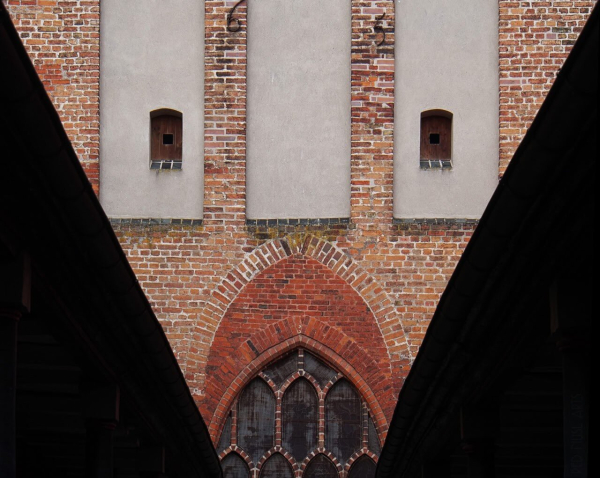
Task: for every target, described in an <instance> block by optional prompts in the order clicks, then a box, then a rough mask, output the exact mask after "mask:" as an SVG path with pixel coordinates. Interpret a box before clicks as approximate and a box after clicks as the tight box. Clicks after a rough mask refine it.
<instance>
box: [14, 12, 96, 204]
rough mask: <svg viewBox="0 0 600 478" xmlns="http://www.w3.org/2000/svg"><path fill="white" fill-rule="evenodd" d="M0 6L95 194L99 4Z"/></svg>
mask: <svg viewBox="0 0 600 478" xmlns="http://www.w3.org/2000/svg"><path fill="white" fill-rule="evenodd" d="M4 3H5V5H6V6H7V8H8V10H9V12H10V15H11V18H12V21H13V22H14V24H15V26H16V28H17V30H18V31H19V34H20V36H21V39H22V40H23V43H24V44H25V47H26V48H27V51H28V52H29V55H30V57H31V60H32V61H33V64H34V66H35V68H36V70H37V72H38V75H39V76H40V78H41V80H42V82H43V83H44V86H45V88H46V91H47V92H48V94H49V95H50V98H51V99H52V101H53V102H54V105H55V107H56V109H57V111H58V113H59V115H60V118H61V120H62V122H63V125H64V127H65V130H66V132H67V134H68V135H69V139H70V140H71V143H72V144H73V148H74V149H75V152H76V153H77V156H78V157H79V160H80V161H81V164H82V166H83V168H84V170H85V172H86V174H87V176H88V178H89V180H90V182H91V183H92V186H93V188H94V190H95V191H96V194H98V190H99V165H98V156H99V138H100V136H99V135H100V128H99V124H100V121H99V120H100V117H99V109H98V108H99V88H100V84H99V78H100V2H99V0H5V1H4Z"/></svg>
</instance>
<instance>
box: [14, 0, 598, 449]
mask: <svg viewBox="0 0 600 478" xmlns="http://www.w3.org/2000/svg"><path fill="white" fill-rule="evenodd" d="M6 3H7V5H8V8H9V10H10V12H11V16H12V18H13V21H14V22H15V24H16V26H17V28H18V29H19V31H20V32H21V35H22V38H23V41H24V43H25V45H26V47H27V48H28V50H29V51H30V54H31V56H32V59H33V61H34V64H35V66H36V68H37V69H38V72H39V73H40V76H41V78H42V80H43V81H44V84H45V85H46V88H47V89H48V91H49V94H50V95H51V97H52V99H53V100H54V102H55V104H56V106H57V109H58V111H59V113H60V115H61V118H62V119H63V122H64V123H65V127H66V130H67V133H68V134H69V136H70V138H71V139H72V141H73V144H74V147H75V150H76V151H77V152H78V154H79V155H80V158H81V161H82V163H83V165H84V167H85V169H86V172H87V173H88V175H89V177H90V181H91V182H92V184H93V185H94V187H95V188H97V187H98V131H99V127H98V125H99V118H98V89H99V84H98V77H99V69H98V68H99V67H98V65H99V2H98V0H89V1H85V0H78V1H76V0H72V1H68V0H56V1H42V0H40V1H8V2H6ZM235 3H236V2H235V1H233V0H230V1H227V2H225V3H224V2H222V1H213V0H207V1H206V2H205V5H206V8H205V15H206V17H205V23H206V24H205V58H206V59H205V105H204V108H205V158H204V161H205V183H204V218H203V223H202V224H177V223H175V221H173V223H170V224H150V223H148V222H147V223H145V224H144V223H142V221H115V223H114V227H115V231H116V233H117V235H118V237H119V239H120V241H121V244H122V246H123V248H124V250H125V252H126V253H127V255H128V257H129V260H130V262H131V265H132V267H133V268H134V270H135V271H136V273H137V275H138V278H139V281H140V283H141V284H142V286H143V287H144V289H145V291H146V293H147V294H148V297H149V299H150V301H151V303H152V304H153V307H154V310H155V312H156V314H157V316H158V317H159V319H160V320H161V322H162V324H163V326H164V329H165V331H166V333H167V335H168V337H169V339H170V340H171V343H172V346H173V349H174V351H175V353H176V356H177V358H178V359H179V361H180V364H181V367H182V369H183V371H184V373H185V375H186V378H187V380H188V383H189V385H190V388H191V389H192V393H193V394H194V396H195V397H196V399H197V401H198V404H199V407H200V409H201V411H202V414H203V416H204V418H205V420H206V422H207V424H209V425H210V431H211V434H212V436H213V438H215V439H216V438H218V434H219V428H220V426H221V424H222V420H223V417H224V414H225V413H226V412H227V409H228V406H229V405H230V404H231V401H232V400H233V398H234V397H235V395H236V393H237V392H238V391H239V390H241V389H242V388H243V386H244V385H245V383H247V382H248V380H249V379H250V378H252V376H253V374H256V373H257V372H258V371H259V370H260V368H261V367H262V366H264V365H265V364H266V363H268V362H269V361H271V360H272V359H274V358H276V356H277V355H278V354H281V353H284V352H285V351H287V350H289V349H291V348H293V347H297V346H299V345H301V346H303V347H305V348H307V349H309V350H312V351H313V352H315V353H316V354H318V355H319V356H320V357H322V358H323V360H325V361H327V362H329V363H330V364H331V365H332V366H334V367H335V368H337V369H338V370H340V371H341V372H343V373H344V374H345V375H346V376H347V377H348V379H349V380H350V381H351V382H353V383H354V384H355V386H356V387H357V388H358V389H359V390H360V391H361V393H363V396H364V397H365V400H366V401H367V403H368V404H369V407H370V408H371V412H372V414H373V415H374V417H375V421H376V424H377V427H378V430H379V432H380V436H381V437H382V438H384V437H385V434H386V431H387V425H388V422H389V420H390V418H391V415H392V412H393V408H394V404H395V400H396V398H397V394H398V391H399V389H400V387H401V385H402V383H403V380H404V378H405V377H406V375H407V373H408V371H409V368H410V364H411V363H412V360H413V359H414V357H415V355H416V353H417V351H418V348H419V345H420V343H421V340H422V339H423V336H424V334H425V331H426V329H427V326H428V323H429V320H430V318H431V316H432V314H433V312H434V310H435V307H436V304H437V302H438V299H439V297H440V295H441V293H442V292H443V290H444V288H445V286H446V283H447V281H448V279H449V277H450V275H451V274H452V272H453V270H454V267H455V265H456V263H457V261H458V259H459V258H460V255H461V253H462V251H463V250H464V248H465V246H466V244H467V243H468V241H469V238H470V237H471V234H472V232H473V230H474V228H475V223H474V222H472V221H443V220H440V221H422V222H412V223H395V222H394V220H393V217H392V214H393V208H392V201H393V196H392V191H393V187H392V186H393V185H392V182H393V177H392V173H393V128H394V115H393V112H394V31H393V30H394V3H393V2H392V1H358V0H352V79H351V82H352V83H351V95H352V96H351V102H352V103H351V104H352V110H351V115H352V149H351V199H350V200H351V217H350V220H349V222H348V223H344V222H341V223H340V224H320V225H286V226H282V225H279V226H263V225H248V224H247V223H246V217H245V195H246V191H245V181H246V178H245V153H246V151H245V145H246V137H245V124H246V28H245V25H246V16H245V8H246V7H245V4H242V5H241V6H240V7H238V9H237V10H236V16H237V18H239V20H240V21H241V25H242V26H241V28H240V30H239V31H237V32H229V31H227V29H226V16H227V13H228V11H229V10H230V8H231V7H232V6H233V5H234V4H235ZM594 3H595V2H593V1H568V2H541V1H540V2H534V3H532V2H517V1H506V0H501V1H499V6H500V16H499V40H500V44H499V54H500V58H499V59H500V146H499V152H500V164H499V175H501V174H502V173H503V172H504V170H505V168H506V166H507V164H508V162H509V159H510V157H511V156H512V154H513V152H514V150H515V148H516V146H517V145H518V143H519V141H520V140H521V138H522V136H523V134H524V133H525V131H526V129H527V127H528V125H529V124H530V122H531V120H532V119H533V117H534V114H535V112H536V111H537V109H538V107H539V105H540V104H541V102H542V101H543V98H544V96H545V93H546V92H547V91H548V89H549V87H550V85H551V83H552V81H553V78H554V77H555V74H556V72H557V70H558V68H559V67H560V65H561V63H562V61H563V60H564V58H565V57H566V56H567V54H568V52H569V50H570V46H571V45H572V43H573V41H574V39H575V38H576V36H577V34H578V32H579V31H580V30H581V28H582V26H583V24H584V22H585V19H586V18H587V16H588V14H589V13H590V11H591V8H592V6H593V5H594ZM383 14H385V16H383V17H382V15H383ZM384 33H385V35H384Z"/></svg>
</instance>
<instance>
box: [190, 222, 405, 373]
mask: <svg viewBox="0 0 600 478" xmlns="http://www.w3.org/2000/svg"><path fill="white" fill-rule="evenodd" d="M292 255H303V256H306V257H309V258H312V259H314V260H316V261H318V262H319V263H321V264H322V265H323V266H325V267H327V268H329V269H330V270H331V271H332V272H333V273H335V274H336V275H337V276H339V277H340V278H341V279H342V280H344V281H346V283H348V284H349V285H350V287H352V289H354V290H355V291H356V292H357V293H358V295H359V296H360V297H362V299H363V300H364V301H365V303H366V304H367V306H368V307H369V309H370V310H371V312H372V313H373V315H374V317H375V320H376V322H377V326H378V327H379V330H380V331H381V335H382V337H383V340H384V343H385V346H386V348H387V353H388V356H389V358H390V364H391V366H392V370H394V371H395V372H400V371H403V372H405V373H407V370H408V367H407V366H410V364H411V363H412V362H413V360H414V356H413V354H412V352H411V350H410V348H409V346H408V341H407V339H406V333H405V332H404V327H403V325H402V318H401V317H400V314H398V312H397V311H396V309H395V307H394V302H393V301H392V300H391V299H390V297H389V296H388V294H387V292H386V291H385V289H384V288H383V287H382V286H381V285H380V284H378V283H377V281H376V280H375V279H374V278H373V277H372V276H371V274H369V273H368V272H367V271H366V270H364V269H363V268H362V267H361V266H360V265H358V264H357V263H356V262H355V261H354V260H353V259H352V258H351V257H350V256H349V255H347V254H346V253H344V252H343V251H342V250H340V249H339V248H337V247H335V246H334V245H333V244H331V243H329V242H327V241H325V240H323V239H321V238H318V237H316V236H313V235H305V234H292V235H289V236H286V237H285V238H280V239H275V240H273V241H269V242H266V243H264V244H262V245H261V246H259V247H257V248H256V249H255V250H254V251H252V252H251V253H250V254H248V255H247V256H246V257H245V258H244V260H243V261H241V262H240V263H239V264H238V265H237V267H235V269H233V270H232V271H230V272H229V273H227V275H226V276H225V277H224V278H223V280H222V281H221V282H220V284H219V285H218V286H217V287H216V288H215V290H214V291H213V293H212V294H211V296H210V298H209V299H208V301H207V302H206V305H205V307H204V308H203V310H202V312H201V314H200V317H199V320H198V323H199V324H202V326H198V327H196V329H195V330H194V332H193V333H192V337H191V340H190V342H189V344H188V353H187V354H186V356H189V355H190V353H189V352H190V350H191V349H192V348H194V349H196V348H197V349H198V350H202V349H203V348H204V349H206V350H205V351H204V352H205V353H206V356H208V349H207V347H208V348H210V344H212V342H213V339H214V337H215V334H216V332H217V329H218V327H219V324H220V323H221V321H222V320H223V317H224V316H225V313H226V312H227V309H228V308H229V306H230V305H231V303H232V302H233V301H234V300H235V298H236V297H237V296H238V294H239V293H240V292H241V291H242V290H243V289H244V287H245V286H246V285H247V284H249V283H250V282H251V281H252V280H253V279H254V278H255V277H256V276H257V275H258V274H259V273H261V272H262V271H264V270H265V269H267V268H268V267H270V266H272V265H274V264H276V263H277V262H279V261H281V260H283V259H285V258H286V257H289V256H292ZM200 344H202V346H199V345H200ZM207 344H208V345H207ZM403 369H404V370H403ZM405 373H404V375H405Z"/></svg>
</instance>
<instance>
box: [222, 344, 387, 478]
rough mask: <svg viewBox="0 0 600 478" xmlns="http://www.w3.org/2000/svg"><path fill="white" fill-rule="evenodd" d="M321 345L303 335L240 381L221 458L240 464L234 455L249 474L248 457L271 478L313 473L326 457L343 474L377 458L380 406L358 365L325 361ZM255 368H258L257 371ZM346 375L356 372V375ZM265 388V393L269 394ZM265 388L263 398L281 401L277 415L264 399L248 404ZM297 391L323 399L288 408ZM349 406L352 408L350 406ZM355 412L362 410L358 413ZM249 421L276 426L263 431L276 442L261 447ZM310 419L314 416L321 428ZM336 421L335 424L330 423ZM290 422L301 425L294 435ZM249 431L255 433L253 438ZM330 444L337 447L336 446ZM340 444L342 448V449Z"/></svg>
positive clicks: (254, 467)
mask: <svg viewBox="0 0 600 478" xmlns="http://www.w3.org/2000/svg"><path fill="white" fill-rule="evenodd" d="M318 345H319V344H316V343H314V341H313V342H311V341H307V340H306V339H304V340H302V339H301V338H298V340H297V342H295V343H294V344H290V346H291V349H285V348H283V349H281V350H277V351H274V350H270V351H268V352H267V353H265V354H263V356H261V357H257V359H256V360H255V361H254V363H253V364H251V366H249V367H247V370H244V371H243V373H242V374H240V375H244V376H245V377H246V378H245V379H244V380H241V379H240V383H241V384H240V386H239V387H237V388H236V389H235V390H231V394H232V395H233V396H234V398H233V400H231V401H229V402H228V403H227V404H224V403H221V404H220V405H219V407H220V408H224V407H225V409H226V414H225V417H226V420H224V421H223V427H221V430H219V435H220V439H219V441H218V445H217V451H218V452H219V456H220V458H221V460H223V461H224V462H225V460H229V461H233V458H232V455H233V456H234V458H235V459H237V462H239V463H237V462H236V463H237V465H238V468H240V469H241V468H243V467H242V465H241V462H242V460H240V459H239V458H237V457H238V456H239V457H241V458H243V461H244V462H245V464H246V465H247V466H248V470H249V471H250V472H251V473H252V476H263V474H265V476H271V475H273V473H274V472H277V473H279V472H282V470H283V468H285V469H286V470H288V471H289V472H290V473H291V474H292V475H293V476H311V475H310V470H311V469H312V468H314V467H315V466H317V465H316V463H317V462H315V460H317V461H319V457H321V458H326V459H327V461H326V463H330V467H332V470H335V476H338V474H339V472H341V471H342V470H346V471H347V470H348V469H350V468H351V467H353V466H354V463H355V462H357V461H359V460H360V458H361V457H366V458H368V460H369V462H373V463H375V462H376V461H377V459H378V453H379V448H378V447H379V441H377V443H376V446H375V447H374V446H373V444H374V443H373V442H372V437H371V436H369V434H368V430H369V429H370V426H371V424H372V420H373V415H374V412H373V409H372V407H373V404H369V403H368V401H367V400H366V398H365V395H364V392H365V388H364V385H361V384H357V383H355V381H356V377H355V376H352V370H351V367H350V366H349V365H348V364H344V361H343V359H341V357H333V356H332V354H331V352H330V353H329V357H328V358H325V357H324V356H323V355H321V354H320V353H319V352H318V351H317V348H318ZM330 360H337V363H336V364H335V365H333V362H330ZM316 362H319V364H320V367H316V366H315V363H316ZM290 364H292V366H291V365H290ZM340 365H341V366H340ZM333 367H335V368H333ZM250 369H252V370H253V372H252V373H251V372H250ZM328 369H329V373H328V372H327V370H328ZM257 370H258V372H257ZM308 370H312V371H313V374H314V376H313V375H310V378H311V380H308V379H307V376H309V373H308ZM342 370H344V371H347V372H349V374H348V376H346V375H345V374H344V373H343V372H342ZM357 385H358V386H357ZM359 387H360V388H359ZM262 389H264V391H262V392H261V391H260V390H262ZM257 390H258V391H259V395H261V394H262V395H265V396H266V395H269V396H271V395H274V396H276V397H277V406H276V411H274V410H272V407H269V406H265V403H263V402H264V401H263V400H261V398H260V397H257V398H256V399H255V400H247V399H245V397H246V398H247V397H248V396H249V395H256V393H255V392H256V391H257ZM290 391H291V393H292V394H294V395H296V394H297V393H298V392H300V394H303V393H304V394H306V393H308V394H309V395H311V396H312V395H314V396H315V399H316V397H317V396H318V399H316V400H309V401H308V402H305V401H304V400H302V398H303V397H300V396H298V397H296V396H294V397H292V398H291V400H292V403H291V406H290V407H287V408H286V395H287V394H288V393H290ZM371 396H372V394H371ZM296 402H297V403H296ZM298 404H300V405H301V406H302V408H303V409H304V408H306V407H309V408H310V407H312V409H313V410H311V411H309V412H308V413H307V412H306V411H305V410H300V411H299V410H296V406H297V405H298ZM287 405H290V403H289V402H288V403H287ZM348 405H351V406H350V408H349V407H348ZM375 406H377V403H376V402H375ZM328 408H332V409H333V412H334V413H333V416H332V414H330V413H328V412H327V410H328ZM354 408H356V410H354ZM350 409H352V410H354V411H353V412H352V413H351V411H349V410H350ZM310 412H314V413H310ZM298 413H300V414H301V415H306V417H307V419H306V420H303V417H302V416H300V415H299V414H298ZM348 413H350V415H352V416H350V415H348ZM267 415H268V416H267ZM244 417H253V418H252V419H254V420H258V421H259V422H260V423H261V425H260V426H258V428H261V429H262V428H269V427H270V428H269V430H266V429H265V430H263V432H264V433H262V432H261V433H262V435H265V436H267V435H268V436H271V437H273V438H272V440H271V442H269V443H266V442H265V446H264V447H262V448H261V447H258V448H257V444H256V441H255V436H254V435H256V427H252V428H251V429H250V430H246V427H245V426H244V425H243V423H242V422H243V421H244V420H245V418H244ZM274 417H277V418H275V419H274ZM310 417H312V418H314V420H315V424H316V425H317V429H315V430H313V428H314V426H313V425H312V419H311V418H310ZM330 421H332V426H329V425H330V424H329V422H330ZM265 423H266V424H267V425H264V424H265ZM273 423H274V426H273V425H272V424H273ZM211 425H214V423H213V424H211ZM288 425H291V427H292V428H294V427H295V426H297V427H299V428H298V430H294V433H292V434H287V435H289V436H286V428H288ZM386 426H387V425H386ZM307 427H308V428H307ZM307 430H312V431H313V432H314V434H313V433H306V431H307ZM317 430H318V433H317ZM248 433H250V435H251V436H246V435H247V434H248ZM349 433H350V434H351V435H352V437H350V438H352V439H351V440H348V438H349V437H348V434H349ZM259 434H260V433H259ZM313 435H314V436H313ZM329 435H332V436H331V437H330V436H329ZM334 435H335V436H334ZM214 438H216V437H214ZM244 443H246V445H244ZM328 443H330V444H333V445H332V446H328ZM340 443H341V444H342V447H340V446H338V445H339V444H340ZM250 445H252V447H253V448H252V449H250V448H251V447H250ZM259 448H260V449H259ZM342 448H344V450H342ZM274 460H276V461H277V463H275V461H274ZM319 463H320V462H319ZM311 467H312V468H311ZM271 468H272V469H271ZM313 471H314V470H313ZM307 473H308V474H307ZM232 476H233V475H232ZM273 476H279V474H277V475H273ZM226 478H227V477H226Z"/></svg>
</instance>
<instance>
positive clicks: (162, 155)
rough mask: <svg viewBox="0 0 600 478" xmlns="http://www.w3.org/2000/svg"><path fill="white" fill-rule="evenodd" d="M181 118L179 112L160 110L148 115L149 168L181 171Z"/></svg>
mask: <svg viewBox="0 0 600 478" xmlns="http://www.w3.org/2000/svg"><path fill="white" fill-rule="evenodd" d="M182 139H183V117H182V114H181V113H180V112H179V111H175V110H169V109H160V110H155V111H153V112H151V113H150V168H151V169H181V164H182V152H183V143H182Z"/></svg>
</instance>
